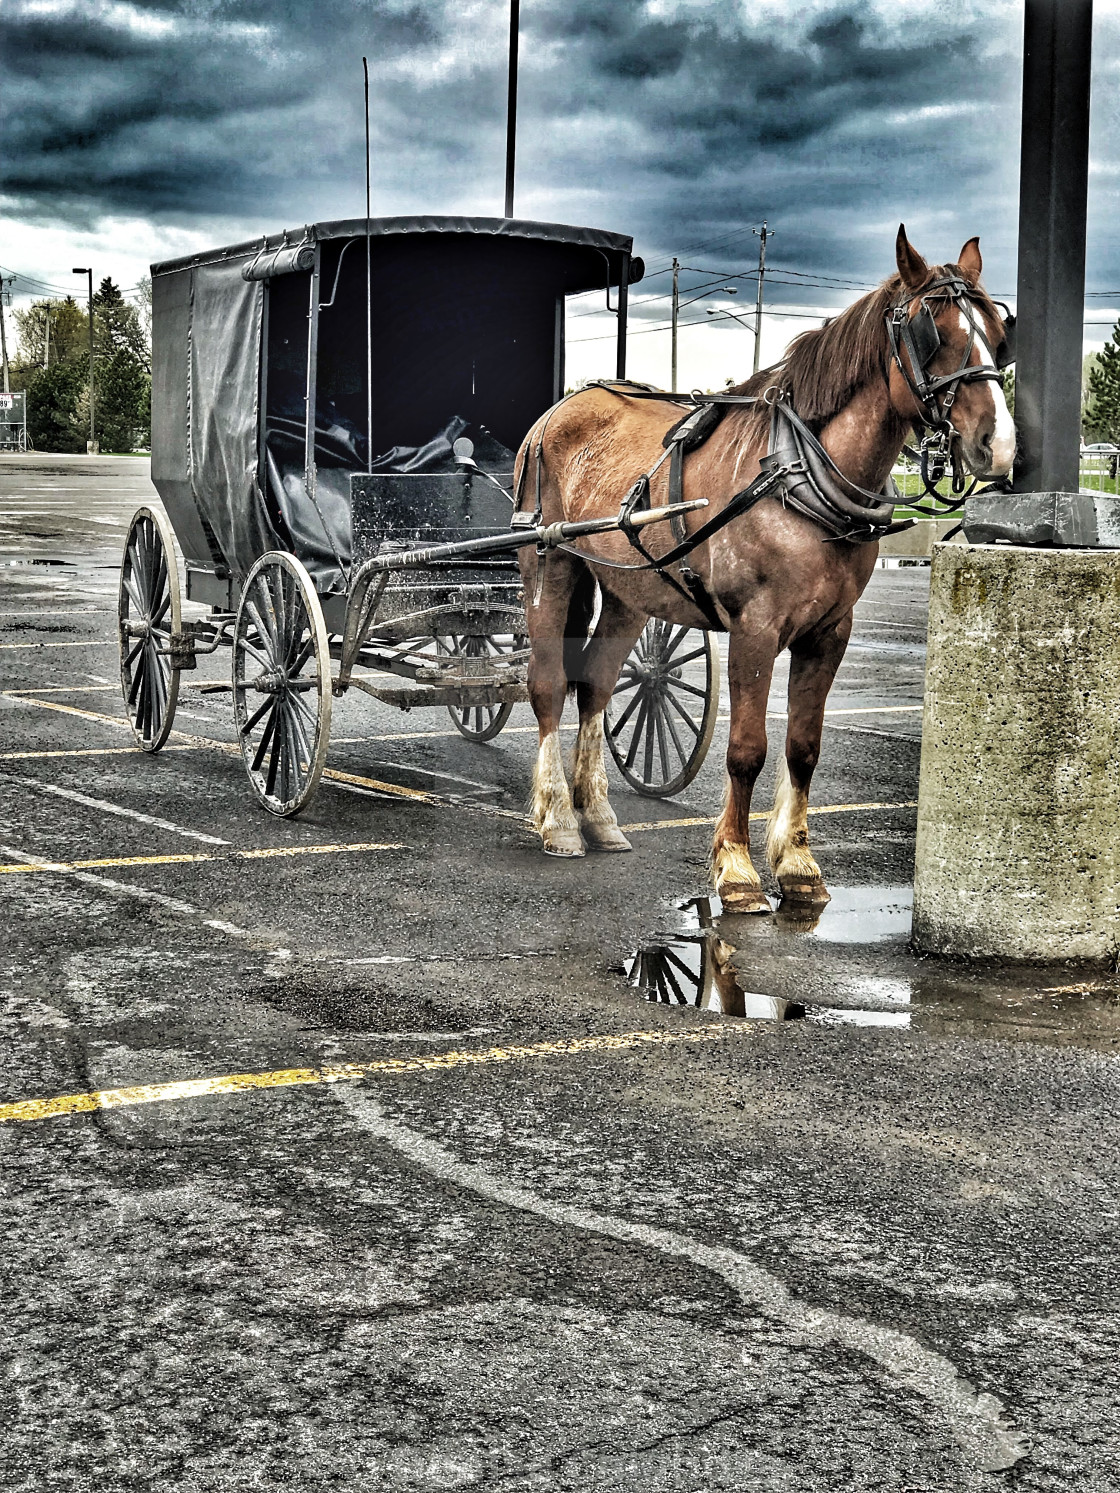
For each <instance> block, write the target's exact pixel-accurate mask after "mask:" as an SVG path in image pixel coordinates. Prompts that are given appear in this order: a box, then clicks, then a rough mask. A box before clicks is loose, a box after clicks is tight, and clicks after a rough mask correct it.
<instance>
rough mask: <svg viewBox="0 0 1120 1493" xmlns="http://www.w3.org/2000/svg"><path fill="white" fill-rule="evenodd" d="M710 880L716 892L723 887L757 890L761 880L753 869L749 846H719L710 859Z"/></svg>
mask: <svg viewBox="0 0 1120 1493" xmlns="http://www.w3.org/2000/svg"><path fill="white" fill-rule="evenodd" d="M712 880H713V881H714V882H715V887H716V891H717V892H718V891H719V889H720V888H721V887H725V886H745V887H751V888H758V887H761V885H762V879H761V877H760V876H759V874H758V872H757V871H756V870H755V868H754V862H753V861H752V860H751V850H750V846H749V845H732V844H730V843H728V844H726V845H721V846H720V847H719V849H718V850H717V851H716V853H715V855H714V856H713V857H712Z"/></svg>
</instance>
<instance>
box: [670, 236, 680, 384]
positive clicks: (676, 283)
mask: <svg viewBox="0 0 1120 1493" xmlns="http://www.w3.org/2000/svg"><path fill="white" fill-rule="evenodd" d="M680 272H681V267H680V264H679V263H678V262H677V258H676V255H674V256H673V354H672V368H671V370H670V375H669V388H670V391H671V392H672V393H674V394H675V393H676V392H677V321H678V318H679V317H680V314H681V291H680Z"/></svg>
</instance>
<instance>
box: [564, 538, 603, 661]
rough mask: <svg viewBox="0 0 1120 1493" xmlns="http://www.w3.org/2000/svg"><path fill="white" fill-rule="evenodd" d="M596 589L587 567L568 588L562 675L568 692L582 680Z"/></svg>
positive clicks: (588, 645) (582, 568) (581, 568)
mask: <svg viewBox="0 0 1120 1493" xmlns="http://www.w3.org/2000/svg"><path fill="white" fill-rule="evenodd" d="M597 589H598V587H597V584H596V581H595V577H594V575H592V573H591V570H590V568H589V567H588V566H586V565H583V566H581V567H580V573H579V577H578V579H577V580H576V583H575V585H574V586H573V588H572V595H571V599H570V600H569V602H568V616H567V620H566V621H565V623H564V675H565V677H566V679H567V681H568V689H569V691H571V690H574V689H575V687H576V685H577V684H579V683H580V682H581V680H582V679H583V662H584V659H585V658H586V656H587V650H588V648H589V647H590V646H591V639H590V637H589V636H588V634H589V633H590V631H591V619H592V617H594V615H595V593H596V591H597Z"/></svg>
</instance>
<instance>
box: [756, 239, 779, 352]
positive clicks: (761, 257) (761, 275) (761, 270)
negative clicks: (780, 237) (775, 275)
mask: <svg viewBox="0 0 1120 1493" xmlns="http://www.w3.org/2000/svg"><path fill="white" fill-rule="evenodd" d="M753 232H754V234H755V236H756V238H757V239H758V300H757V301H756V302H755V308H754V372H755V373H757V372H758V364H759V359H760V356H761V353H762V282H763V281H764V280H765V278H766V240H767V239H768V238H773V236H774V235H773V230H772V229H769V228H767V226H766V224H765V222H764V223H763V225H762V227H761V228H755V229H754V230H753Z"/></svg>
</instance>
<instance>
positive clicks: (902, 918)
mask: <svg viewBox="0 0 1120 1493" xmlns="http://www.w3.org/2000/svg"><path fill="white" fill-rule="evenodd" d="M679 911H680V912H681V913H683V914H684V927H683V928H681V929H680V930H679V931H673V932H671V933H667V934H665V935H663V936H661V937H659V938H657V939H655V940H651V941H650V942H649V943H647V944H646V945H645V946H643V947H642V948H641V949H639V950H637V951H636V952H635V953H634V954H633V955H631V957H630V958H629V960H628V961H627V964H626V974H627V978H628V981H629V983H630V985H631V986H634V987H636V988H637V989H638V990H639V991H640V992H641V994H642V995H643V996H644V998H645V999H646V1000H650V1001H659V1002H661V1003H662V1004H665V1005H679V1006H683V1005H687V1006H693V1007H695V1008H697V1009H699V1010H704V1011H712V1012H718V1013H720V1014H722V1015H724V1016H740V1017H746V1018H747V1019H749V1020H756V1021H759V1020H761V1021H791V1020H794V1019H800V1020H803V1021H805V1022H806V1023H807V1024H809V1025H815V1026H822V1027H842V1026H853V1025H855V1026H864V1027H872V1026H873V1027H890V1028H894V1029H898V1028H908V1029H910V1030H914V1031H920V1032H923V1033H927V1034H929V1035H931V1036H944V1037H951V1038H955V1039H970V1038H971V1039H981V1038H983V1039H997V1040H1001V1041H1014V1042H1038V1043H1045V1044H1046V1045H1048V1046H1069V1047H1080V1048H1089V1049H1092V1050H1094V1051H1097V1052H1102V1053H1108V1054H1120V976H1090V977H1086V978H1082V979H1078V978H1076V976H1073V977H1072V978H1071V975H1072V971H1067V970H1061V971H1057V972H1056V971H1055V970H1054V969H1053V968H1052V967H1051V968H1050V969H1037V968H1033V969H1032V968H1030V967H1026V966H1006V967H1004V966H997V965H991V966H976V965H957V964H952V963H948V962H946V963H944V964H941V963H938V962H937V961H931V960H920V959H918V958H916V957H915V956H914V955H913V954H912V953H911V952H910V950H909V944H908V936H909V931H910V913H911V891H910V888H909V887H900V886H891V887H834V888H832V901H831V902H830V903H828V904H827V905H826V906H824V907H814V908H811V909H810V908H806V907H804V906H798V907H783V906H782V905H781V904H779V906H778V907H777V908H776V909H775V915H774V916H773V917H770V918H758V917H751V918H747V917H742V916H739V915H737V914H730V915H728V914H724V913H723V910H722V907H721V905H720V902H719V899H718V898H717V897H698V898H694V899H693V900H692V901H690V902H688V903H686V904H685V905H684V906H683V907H681V908H680V909H679ZM829 945H833V946H836V947H835V951H834V952H830V951H829V949H828V947H827V946H829ZM857 946H858V947H857ZM869 966H870V968H869ZM875 966H878V968H879V970H881V971H883V972H882V973H879V972H876V970H875ZM751 987H755V988H751ZM759 987H761V988H759Z"/></svg>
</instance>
